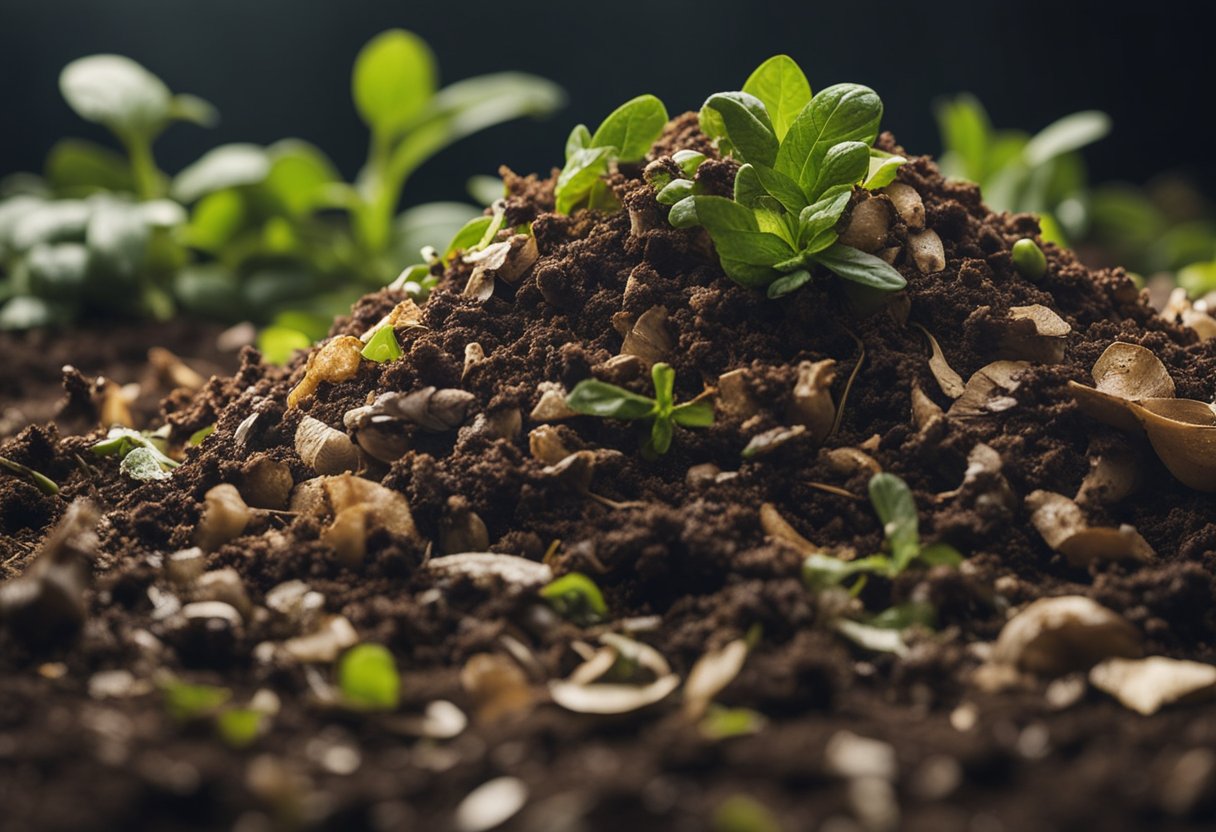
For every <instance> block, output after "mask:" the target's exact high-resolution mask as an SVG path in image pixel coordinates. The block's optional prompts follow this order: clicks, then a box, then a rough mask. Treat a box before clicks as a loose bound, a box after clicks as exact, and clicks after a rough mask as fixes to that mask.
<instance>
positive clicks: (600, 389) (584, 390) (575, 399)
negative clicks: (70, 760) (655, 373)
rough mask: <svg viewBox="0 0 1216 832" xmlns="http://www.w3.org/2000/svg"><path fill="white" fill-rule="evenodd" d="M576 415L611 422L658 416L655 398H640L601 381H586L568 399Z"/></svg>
mask: <svg viewBox="0 0 1216 832" xmlns="http://www.w3.org/2000/svg"><path fill="white" fill-rule="evenodd" d="M566 406H567V407H569V408H570V409H571V410H573V411H574V412H575V413H582V414H584V415H587V416H600V417H603V418H610V419H626V420H629V419H646V418H649V417H651V416H653V415H654V414H655V410H656V404H655V401H654V399H648V398H646V397H645V396H639V395H638V394H637V393H633V392H631V391H629V390H626V389H624V388H623V387H617V386H616V385H615V384H608V383H607V382H604V381H599V380H598V379H593V378H588V379H583V380H582V381H580V382H579V383H578V384H576V385H575V386H574V389H573V390H572V391H570V395H568V396H567V397H566Z"/></svg>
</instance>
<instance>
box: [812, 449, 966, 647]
mask: <svg viewBox="0 0 1216 832" xmlns="http://www.w3.org/2000/svg"><path fill="white" fill-rule="evenodd" d="M870 502H871V503H872V504H873V505H874V511H875V512H876V513H877V514H878V519H879V520H881V521H882V524H883V535H884V537H885V538H886V543H885V546H884V549H885V551H884V552H883V553H882V554H876V555H870V556H868V557H864V558H858V559H856V560H840V559H839V558H834V557H832V556H830V555H827V554H821V553H815V554H812V555H810V556H809V557H807V559H806V560H805V561H804V562H803V564H802V577H803V580H804V581H805V582H806V584H807V585H808V586H810V587H811V588H812V589H816V590H823V589H828V588H831V587H835V586H841V585H843V584H844V582H845V581H848V580H850V579H851V578H854V577H858V580H857V581H856V582H855V583H854V584H853V586H852V587H851V588H850V592H851V593H852V594H854V595H856V594H857V593H859V592H861V589H862V587H863V586H864V585H865V581H866V577H867V576H869V575H877V576H880V577H884V578H894V577H896V576H897V575H899V574H901V573H902V572H903V571H904V570H906V569H908V568H909V567H911V566H914V565H920V566H939V565H945V566H958V565H959V564H960V563H962V561H963V557H962V555H960V554H959V553H958V551H957V550H956V549H955V548H954V547H953V546H950V545H949V544H946V543H931V544H928V545H925V544H923V543H922V542H921V539H920V529H919V520H918V518H917V513H916V501H915V500H914V499H913V498H912V491H911V489H909V488H908V486H907V484H906V483H905V482H904V481H903V480H901V479H900V478H899V477H897V476H895V475H894V474H887V473H881V474H875V475H874V476H873V477H871V478H870ZM930 612H931V611H930ZM909 616H910V611H909V610H905V609H904V608H902V607H893V608H892V609H890V610H887V611H886V612H884V613H881V614H880V615H879V616H877V617H875V618H874V619H873V620H872V621H871V622H870V623H871V625H873V626H879V627H889V626H892V625H894V624H898V623H899V622H900V621H903V620H905V619H909Z"/></svg>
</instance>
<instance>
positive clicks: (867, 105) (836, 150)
mask: <svg viewBox="0 0 1216 832" xmlns="http://www.w3.org/2000/svg"><path fill="white" fill-rule="evenodd" d="M881 118H882V102H881V100H879V98H878V95H877V94H875V93H874V91H873V90H871V89H869V88H867V87H863V86H859V85H857V84H837V85H836V86H832V87H828V88H827V89H825V90H821V91H820V92H819V94H818V95H814V96H812V94H811V88H810V84H809V83H807V80H806V76H805V75H804V74H803V72H802V70H801V69H800V68H799V67H798V65H797V64H796V63H795V62H794V61H793V59H791V58H789V57H787V56H784V55H779V56H777V57H774V58H771V59H769V60H768V61H766V62H765V63H764V64H762V65H761V66H760V67H759V68H758V69H757V70H756V71H755V72H754V73H752V76H751V77H750V78H749V79H748V81H747V83H746V84H745V85H744V88H743V89H742V90H740V91H738V92H722V93H716V94H715V95H711V96H710V97H709V99H708V100H707V101H706V102H705V104H704V106H703V107H702V108H701V127H702V129H703V130H704V131H705V133H706V134H707V135H709V136H710V138H712V139H715V140H716V141H717V143H718V148H719V150H721V151H723V152H724V153H727V154H729V155H731V156H734V157H735V158H737V159H738V160H740V161H741V162H743V163H744V164H743V166H742V167H741V168H740V169H739V172H738V174H737V176H736V178H735V192H734V199H727V198H725V197H720V196H710V195H704V194H697V193H695V188H694V187H692V183H691V181H688V180H674V181H672V182H669V183H665V184H663V185H662V189H661V190H660V194H662V201H664V202H672V201H673V200H674V199H675V198H676V197H681V198H679V199H678V201H674V204H672V208H671V212H670V214H669V220H670V222H671V224H672V225H673V226H675V227H677V228H687V227H691V226H696V225H700V226H702V227H704V228H705V230H706V231H708V232H709V236H710V238H711V239H712V240H713V242H714V247H715V248H716V249H717V252H718V259H719V261H720V262H721V264H722V269H723V271H725V272H726V274H727V276H728V277H730V278H731V279H732V280H734V281H735V282H737V283H740V284H742V285H744V286H749V287H753V288H767V290H768V295H769V297H772V298H776V297H781V296H782V295H786V294H789V293H790V292H793V291H794V290H796V289H798V288H799V287H801V286H803V285H805V284H806V283H809V282H810V281H811V279H812V273H811V270H812V269H813V268H814V267H815V266H822V267H824V268H825V269H827V270H828V271H829V272H831V273H833V274H835V275H836V276H838V277H841V278H843V279H845V280H848V281H851V282H853V283H856V284H860V285H861V286H864V287H868V288H870V289H877V290H880V291H883V292H892V291H898V290H899V289H902V288H904V286H905V285H906V281H905V280H904V278H903V277H902V276H901V275H900V273H899V272H898V271H896V269H895V268H894V267H892V266H891V265H889V264H888V263H886V262H885V261H883V260H881V259H880V258H878V257H875V256H874V255H872V254H867V253H865V252H863V251H860V250H858V249H855V248H852V247H850V246H846V245H844V244H842V243H840V242H838V241H837V234H836V224H837V222H838V221H839V220H840V218H841V215H842V214H843V213H844V211H845V209H846V208H847V207H848V205H849V201H850V197H851V194H852V192H853V187H854V186H855V185H861V186H862V187H864V188H867V189H876V188H880V187H884V186H886V185H889V184H890V183H891V182H892V181H893V179H894V177H895V174H896V172H897V171H898V168H899V166H900V165H901V164H903V162H904V159H903V158H902V157H897V156H892V155H891V154H887V153H883V152H881V151H878V150H875V149H874V148H872V147H871V146H870V145H872V144H873V143H874V140H875V138H877V136H878V124H879V121H880V120H881ZM655 184H658V183H657V182H656V183H655Z"/></svg>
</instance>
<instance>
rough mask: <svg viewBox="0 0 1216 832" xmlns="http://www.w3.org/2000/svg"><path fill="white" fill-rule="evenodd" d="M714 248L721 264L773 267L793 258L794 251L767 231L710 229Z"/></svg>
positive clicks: (779, 238)
mask: <svg viewBox="0 0 1216 832" xmlns="http://www.w3.org/2000/svg"><path fill="white" fill-rule="evenodd" d="M709 233H710V237H712V238H713V241H714V248H715V249H717V251H718V257H719V258H720V259H721V260H722V262H723V264H724V265H723V268H725V263H726V262H727V261H729V262H731V263H740V264H746V265H749V266H770V267H771V266H774V265H776V264H777V263H781V262H783V261H785V260H789V259H790V258H791V257H793V256H794V254H795V252H794V249H793V248H791V247H790V244H789V243H787V242H786V241H785V240H783V239H781V237H778V236H777V235H776V234H772V233H769V232H767V231H733V230H717V231H715V230H713V229H710V232H709Z"/></svg>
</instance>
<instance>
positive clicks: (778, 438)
mask: <svg viewBox="0 0 1216 832" xmlns="http://www.w3.org/2000/svg"><path fill="white" fill-rule="evenodd" d="M804 433H806V426H804V425H792V426H790V427H788V428H784V427H777V428H772V429H770V430H766V431H764V432H763V433H758V434H756V435H755V436H753V437H752V438H751V439H750V440H749V441H748V443H747V446H746V447H745V448H744V449H743V458H744V459H751V458H752V457H757V456H764V455H765V454H770V453H772V452H773V451H775V450H777V449H778V448H780V447H781V446H782V445H784V444H785V443H786V442H789V441H790V440H791V439H797V438H798V437H799V436H802V434H804Z"/></svg>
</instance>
